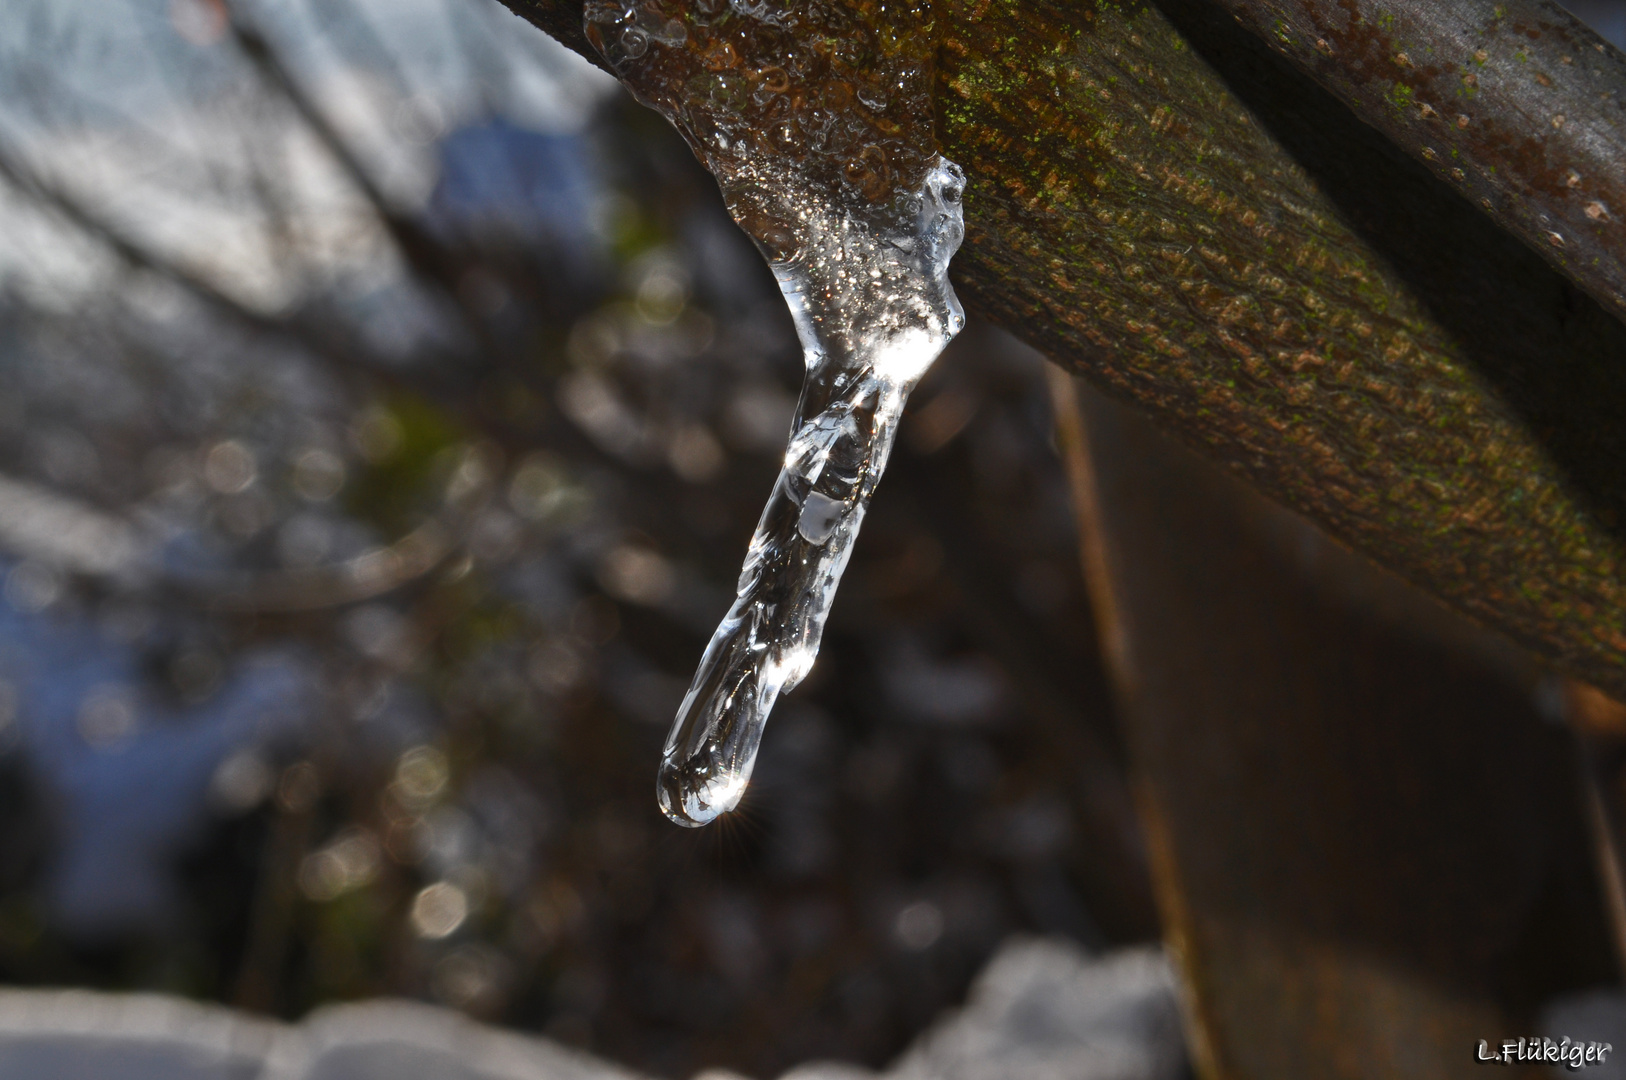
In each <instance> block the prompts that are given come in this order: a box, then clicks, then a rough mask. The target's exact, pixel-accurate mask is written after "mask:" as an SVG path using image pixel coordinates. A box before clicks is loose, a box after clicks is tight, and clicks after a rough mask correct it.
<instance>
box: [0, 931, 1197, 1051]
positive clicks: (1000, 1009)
mask: <svg viewBox="0 0 1626 1080" xmlns="http://www.w3.org/2000/svg"><path fill="white" fill-rule="evenodd" d="M1183 1061H1184V1057H1183V1051H1182V1049H1181V1040H1180V1027H1179V1017H1178V1013H1177V1010H1176V1007H1175V994H1174V979H1173V975H1172V973H1171V971H1170V969H1169V965H1168V963H1167V961H1166V960H1165V959H1164V958H1163V955H1162V953H1161V952H1160V951H1158V950H1156V949H1132V950H1126V951H1123V952H1119V953H1113V954H1111V955H1108V956H1106V957H1102V958H1100V959H1092V958H1091V957H1089V956H1087V955H1086V954H1085V953H1084V952H1083V951H1082V950H1080V949H1079V948H1077V947H1076V946H1074V945H1072V944H1070V943H1067V942H1060V941H1045V940H1033V939H1024V940H1018V941H1015V942H1012V943H1009V944H1007V945H1006V946H1005V947H1004V948H1003V949H1001V950H1000V952H999V954H998V955H997V956H996V957H995V958H994V959H993V960H992V961H991V962H990V963H989V965H988V967H987V969H986V970H984V972H983V974H982V975H981V976H980V977H979V978H978V980H977V983H976V985H975V987H974V988H973V990H972V994H971V1000H970V1003H969V1004H968V1005H967V1006H966V1007H965V1008H964V1009H961V1010H958V1011H957V1012H955V1013H952V1014H950V1015H949V1016H947V1017H946V1018H945V1019H943V1020H942V1021H941V1022H939V1023H938V1025H937V1026H936V1027H934V1028H933V1029H932V1030H931V1031H929V1032H927V1033H926V1034H925V1035H924V1036H922V1037H921V1038H920V1040H919V1041H918V1042H917V1043H916V1045H915V1046H914V1047H913V1048H911V1049H910V1050H909V1051H908V1053H906V1054H905V1055H904V1056H903V1058H902V1059H901V1060H900V1061H899V1062H898V1063H897V1064H896V1065H895V1066H894V1067H893V1068H892V1069H891V1070H889V1071H888V1072H886V1073H885V1074H883V1076H882V1077H879V1078H877V1077H876V1074H874V1073H872V1072H870V1071H869V1070H866V1069H861V1068H857V1067H855V1066H852V1065H843V1064H835V1063H810V1064H808V1065H803V1066H801V1067H799V1068H796V1069H793V1070H792V1071H791V1072H789V1073H787V1074H786V1075H785V1076H784V1077H783V1078H782V1080H1174V1078H1175V1077H1177V1076H1179V1075H1180V1074H1181V1070H1182V1068H1183ZM702 1075H707V1074H702ZM12 1076H17V1077H28V1078H29V1080H641V1078H640V1077H639V1076H638V1075H637V1074H635V1073H633V1072H630V1071H628V1070H626V1069H623V1068H621V1067H620V1066H617V1065H613V1064H610V1063H609V1062H605V1061H601V1060H598V1059H595V1058H592V1057H589V1056H587V1055H586V1054H582V1053H578V1052H576V1051H574V1050H569V1049H567V1048H565V1047H562V1046H560V1045H558V1044H556V1043H553V1042H550V1041H549V1040H547V1039H542V1038H535V1037H531V1036H523V1035H515V1034H511V1033H508V1032H504V1031H500V1030H498V1029H495V1028H490V1027H486V1026H483V1025H480V1024H476V1023H474V1022H473V1021H471V1020H469V1019H468V1018H466V1017H464V1016H462V1015H461V1014H458V1013H455V1012H451V1011H450V1010H446V1009H437V1008H432V1007H430V1006H427V1005H420V1004H416V1003H412V1002H402V1001H374V1002H366V1003H362V1004H354V1005H338V1006H332V1007H329V1008H325V1009H321V1010H318V1011H317V1012H315V1013H313V1014H311V1015H310V1016H309V1017H307V1018H306V1019H305V1020H304V1021H303V1022H302V1023H300V1024H297V1025H288V1024H278V1023H274V1022H271V1021H266V1020H260V1019H255V1018H251V1017H248V1016H244V1015H242V1014H240V1013H235V1012H232V1011H231V1010H229V1009H225V1008H221V1007H219V1006H212V1005H199V1004H196V1003H192V1002H186V1001H181V1000H178V999H175V998H168V997H162V996H158V995H151V994H129V995H119V994H97V993H90V992H88V991H79V990H56V991H24V990H7V991H0V1077H12ZM710 1080H723V1074H717V1073H713V1074H710ZM734 1080H743V1078H734Z"/></svg>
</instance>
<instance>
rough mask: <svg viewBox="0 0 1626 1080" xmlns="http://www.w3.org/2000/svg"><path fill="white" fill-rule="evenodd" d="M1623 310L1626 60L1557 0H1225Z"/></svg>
mask: <svg viewBox="0 0 1626 1080" xmlns="http://www.w3.org/2000/svg"><path fill="white" fill-rule="evenodd" d="M1218 2H1219V3H1220V5H1221V6H1223V7H1225V8H1226V9H1228V10H1229V11H1231V12H1232V13H1233V14H1234V15H1235V16H1236V17H1237V19H1238V20H1239V21H1240V22H1241V23H1242V25H1244V26H1245V27H1247V28H1248V29H1249V30H1251V31H1253V32H1254V33H1255V34H1257V35H1258V36H1259V37H1261V38H1262V39H1264V40H1266V41H1268V42H1269V43H1270V45H1271V47H1272V48H1274V49H1275V50H1276V51H1277V52H1279V53H1281V54H1282V55H1283V56H1285V57H1287V58H1288V59H1289V60H1290V61H1292V63H1293V64H1294V65H1295V66H1296V67H1298V68H1299V69H1300V70H1301V71H1304V72H1305V73H1307V74H1309V75H1310V76H1312V77H1313V78H1314V79H1315V80H1316V81H1317V82H1319V83H1320V84H1321V85H1323V86H1325V87H1326V88H1327V89H1329V90H1331V91H1332V92H1333V94H1334V95H1336V96H1337V98H1338V99H1339V100H1340V101H1342V102H1343V103H1344V104H1346V105H1348V106H1349V107H1350V108H1351V109H1353V110H1354V111H1355V113H1356V115H1358V116H1359V117H1360V118H1361V119H1362V120H1364V121H1365V122H1366V123H1368V124H1370V125H1372V126H1373V127H1375V128H1377V129H1378V130H1379V131H1381V132H1383V134H1384V135H1386V136H1387V137H1388V138H1389V140H1390V141H1391V142H1393V143H1394V144H1395V145H1396V146H1398V147H1401V148H1402V149H1404V150H1405V151H1406V152H1407V153H1409V154H1411V155H1412V156H1413V157H1414V158H1416V159H1417V160H1418V161H1419V162H1421V163H1422V164H1423V166H1424V167H1425V168H1427V169H1428V170H1429V171H1430V172H1432V173H1433V174H1434V175H1435V176H1436V177H1438V178H1439V179H1440V180H1441V181H1442V182H1443V183H1446V184H1448V185H1450V186H1451V187H1453V188H1454V189H1456V190H1457V191H1459V192H1461V193H1462V194H1463V195H1464V196H1465V197H1467V198H1468V199H1470V200H1471V201H1472V202H1474V203H1476V204H1478V205H1479V206H1481V207H1482V208H1483V209H1484V210H1485V211H1486V212H1488V213H1489V214H1490V215H1491V217H1492V218H1493V219H1495V220H1496V221H1497V222H1498V223H1500V224H1501V225H1503V226H1504V227H1505V228H1507V229H1509V230H1510V231H1512V232H1513V233H1515V234H1516V235H1517V236H1519V237H1520V238H1521V239H1522V240H1524V242H1525V243H1527V244H1529V245H1530V246H1531V247H1532V248H1534V249H1535V251H1536V252H1537V253H1538V254H1540V255H1541V256H1542V257H1544V258H1546V259H1547V260H1548V261H1549V262H1550V263H1552V264H1553V265H1554V266H1555V267H1556V268H1557V269H1558V270H1559V271H1560V272H1562V273H1564V274H1565V275H1566V276H1568V277H1570V278H1571V279H1572V280H1574V281H1576V282H1578V283H1579V284H1580V285H1581V286H1582V287H1583V288H1585V289H1586V290H1587V291H1588V292H1590V293H1591V294H1592V295H1593V296H1594V297H1596V298H1597V299H1598V300H1599V301H1601V302H1602V303H1603V304H1604V306H1605V307H1607V308H1609V309H1610V310H1611V311H1613V312H1614V313H1615V315H1616V316H1617V317H1618V316H1622V315H1626V93H1623V90H1626V56H1622V55H1621V53H1620V50H1618V49H1616V48H1615V47H1614V46H1613V45H1610V44H1609V43H1608V42H1606V41H1604V40H1603V39H1601V38H1600V37H1598V35H1596V34H1594V33H1593V32H1592V31H1591V30H1589V29H1587V27H1586V26H1585V25H1583V24H1582V23H1580V22H1579V21H1578V20H1576V18H1575V17H1574V16H1573V15H1570V14H1569V13H1568V12H1566V11H1565V10H1563V9H1562V8H1560V7H1559V6H1558V5H1557V4H1555V3H1552V2H1551V0H1454V2H1452V3H1448V4H1439V3H1427V4H1400V3H1395V2H1394V0H1218Z"/></svg>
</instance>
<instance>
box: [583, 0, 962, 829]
mask: <svg viewBox="0 0 1626 1080" xmlns="http://www.w3.org/2000/svg"><path fill="white" fill-rule="evenodd" d="M585 21H586V30H587V35H588V38H589V39H590V40H591V41H592V43H593V45H594V47H595V48H597V49H598V50H599V52H600V53H602V54H603V56H604V58H605V59H606V60H607V61H608V62H609V64H610V66H611V68H612V69H613V70H614V71H615V72H616V74H617V75H618V76H619V77H620V78H621V80H622V82H623V83H625V84H626V85H627V86H628V88H630V89H631V90H632V92H633V94H634V95H635V96H637V98H638V99H639V100H640V101H642V102H643V103H644V104H646V105H649V106H651V107H652V108H654V109H656V110H657V111H659V112H660V113H661V114H662V115H664V116H665V117H666V118H667V119H669V120H670V121H672V123H673V124H674V125H675V126H676V127H677V129H678V130H679V131H680V132H681V133H682V134H683V136H684V137H685V138H686V139H687V140H688V142H689V145H690V146H691V147H693V149H694V151H695V154H696V155H697V156H698V157H699V158H700V160H701V161H702V162H703V163H704V164H705V165H706V167H707V168H709V169H710V170H711V171H712V173H713V174H715V175H716V177H717V181H718V183H719V184H720V185H721V187H722V190H723V195H724V198H725V199H726V201H727V204H728V208H729V212H730V213H731V214H733V216H734V220H735V221H736V222H738V223H739V225H740V227H741V228H743V229H744V230H745V231H746V233H748V234H749V235H750V236H751V238H752V240H754V241H755V242H756V245H757V247H758V248H759V249H760V250H761V251H762V253H763V255H764V256H765V257H766V258H767V259H768V262H769V265H770V266H771V267H772V268H773V273H774V276H775V277H776V278H777V279H778V281H779V287H780V289H781V291H783V293H784V295H785V300H786V302H787V303H789V305H790V310H791V314H792V316H793V317H794V319H795V322H796V332H797V334H798V336H799V337H800V338H801V342H802V347H803V349H804V351H805V359H806V363H807V377H806V380H805V381H804V382H803V385H802V395H801V400H800V402H799V404H798V406H797V409H796V418H795V421H794V422H793V425H792V429H791V436H790V445H789V447H788V448H787V450H786V451H785V463H784V468H783V470H782V471H781V472H780V474H779V479H778V481H777V482H776V483H775V484H774V489H773V494H772V495H771V496H770V497H769V499H768V505H767V507H766V508H765V509H764V510H763V512H762V520H761V521H760V522H759V523H758V525H757V530H756V534H755V535H754V536H753V537H752V538H751V546H750V549H749V551H748V552H747V554H746V557H745V566H744V569H743V570H742V571H741V573H740V580H739V588H738V594H737V597H736V599H735V601H734V605H733V607H732V608H730V609H729V612H728V614H727V616H725V617H724V619H723V621H722V624H721V625H720V626H718V628H717V633H716V634H715V635H714V636H713V637H712V639H711V643H710V645H708V646H707V648H706V652H705V655H704V656H703V657H702V659H701V661H700V669H699V671H698V672H697V673H696V674H695V678H694V683H693V684H692V685H691V686H690V688H689V692H688V694H687V695H686V696H685V697H684V699H683V704H682V705H681V706H680V707H679V709H678V715H677V719H676V720H675V721H674V723H673V725H672V732H671V734H670V735H669V736H668V738H667V741H666V748H665V751H664V754H663V756H662V761H661V767H660V777H659V782H658V784H657V794H658V798H659V801H660V806H661V809H662V811H664V812H665V814H666V815H667V817H669V818H671V819H672V820H673V821H675V822H677V823H678V824H680V825H688V826H698V825H704V824H706V823H707V822H709V821H712V820H714V819H715V818H716V817H717V816H718V815H719V814H722V813H724V812H726V811H728V810H731V809H733V808H734V806H735V805H737V804H738V802H739V800H740V797H741V795H743V794H744V791H745V787H746V785H747V783H748V782H749V781H750V777H751V770H752V767H753V765H754V764H755V761H756V754H757V747H758V745H759V743H760V742H761V739H762V729H763V725H764V724H765V723H766V721H767V718H768V713H769V711H770V710H772V708H773V705H774V701H775V700H776V699H777V698H778V696H779V694H780V693H781V691H785V690H789V689H791V688H792V687H794V686H795V685H796V684H797V683H798V682H800V681H801V680H802V679H803V678H804V677H805V676H806V675H807V673H808V671H809V670H810V669H811V668H812V666H813V660H814V657H815V656H817V655H818V651H819V639H820V637H821V635H822V634H823V631H824V623H825V618H826V617H827V616H828V614H829V611H830V605H831V603H832V602H833V600H834V599H835V593H836V586H837V584H838V583H839V582H840V580H841V573H842V571H843V570H844V569H845V568H846V565H847V558H848V556H849V555H850V554H851V551H852V544H853V540H854V539H855V538H856V536H857V534H858V528H859V525H860V524H861V523H862V521H863V518H864V510H865V508H866V507H867V506H868V504H869V498H870V495H871V494H872V493H873V492H874V490H875V485H876V483H877V482H879V480H880V478H881V472H882V470H884V469H885V468H886V461H887V456H888V455H889V454H890V453H891V450H892V443H893V440H894V438H895V436H896V434H897V426H898V420H899V418H900V417H901V416H902V414H903V406H904V402H905V400H906V399H907V398H908V396H909V392H910V391H911V390H912V389H913V388H914V386H915V384H916V383H917V382H918V381H919V380H920V377H921V376H922V375H924V374H925V373H926V369H927V368H928V367H930V366H931V363H932V361H933V360H935V359H936V358H937V355H938V353H940V352H941V351H942V350H943V347H944V346H945V345H947V344H948V342H949V339H951V338H952V337H953V336H954V335H955V334H956V333H958V332H959V330H960V327H961V326H962V325H963V324H964V322H965V316H964V313H963V312H962V310H961V308H960V303H959V301H958V300H957V299H956V298H955V295H954V290H953V288H952V287H951V286H950V285H949V281H948V264H949V259H950V258H952V257H953V255H954V252H955V249H957V248H958V247H959V245H960V240H961V238H962V236H963V235H964V224H963V221H962V218H961V213H960V195H961V190H962V188H963V186H964V184H965V176H964V174H963V173H962V172H961V171H960V169H959V167H958V166H956V165H955V164H954V163H953V162H951V161H948V160H947V159H945V158H943V157H942V156H941V155H939V154H938V153H937V151H936V144H935V141H934V139H933V136H932V103H931V82H932V65H931V57H932V40H933V22H932V12H931V8H930V5H929V3H923V2H918V0H917V2H901V3H900V2H897V0H891V2H882V0H802V2H795V0H589V2H588V4H587V5H586V10H585Z"/></svg>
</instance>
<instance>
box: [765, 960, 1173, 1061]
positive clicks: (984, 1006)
mask: <svg viewBox="0 0 1626 1080" xmlns="http://www.w3.org/2000/svg"><path fill="white" fill-rule="evenodd" d="M1183 1075H1185V1049H1184V1042H1183V1040H1182V1036H1181V1029H1180V1012H1179V1008H1178V1004H1177V1000H1176V996H1175V984H1174V973H1173V971H1172V969H1171V968H1170V966H1169V963H1168V960H1167V959H1166V958H1165V957H1164V955H1163V952H1162V950H1161V949H1155V948H1141V949H1125V950H1122V951H1120V952H1115V953H1111V954H1108V955H1107V956H1104V957H1101V958H1098V959H1097V958H1092V957H1090V956H1089V955H1087V954H1086V953H1085V952H1084V951H1083V950H1082V949H1080V948H1079V947H1078V946H1076V945H1074V944H1073V943H1071V942H1068V941H1059V940H1046V939H1032V938H1028V939H1017V940H1014V941H1011V942H1008V943H1007V944H1006V945H1005V946H1004V947H1003V948H1002V949H1000V951H999V953H998V954H997V955H995V957H994V958H993V960H991V961H989V963H988V966H987V968H985V969H984V970H983V973H982V975H981V976H979V977H978V979H977V982H976V984H975V985H974V986H973V987H972V990H971V999H970V1001H969V1002H968V1003H967V1005H966V1006H965V1008H963V1009H960V1010H957V1011H955V1012H953V1013H950V1014H948V1015H947V1016H945V1017H944V1018H943V1019H942V1020H940V1021H939V1022H938V1023H937V1024H936V1025H935V1026H934V1027H933V1028H932V1029H931V1030H930V1031H928V1032H927V1033H926V1034H925V1035H923V1036H921V1037H920V1039H919V1040H917V1041H916V1043H915V1045H914V1046H913V1047H911V1048H910V1049H909V1050H908V1052H906V1053H905V1054H904V1055H903V1057H902V1058H901V1059H900V1060H899V1061H898V1062H897V1064H895V1065H894V1066H893V1067H892V1068H891V1069H889V1070H888V1071H887V1072H886V1073H885V1074H883V1075H882V1076H880V1077H876V1076H875V1074H873V1073H870V1072H867V1071H865V1070H862V1069H854V1068H853V1067H852V1066H849V1065H838V1064H828V1063H822V1062H821V1063H813V1064H809V1065H804V1066H801V1067H799V1068H796V1069H792V1070H791V1071H790V1072H789V1073H786V1074H785V1075H784V1076H783V1077H782V1078H781V1080H1175V1078H1176V1077H1180V1076H1183Z"/></svg>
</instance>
